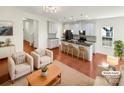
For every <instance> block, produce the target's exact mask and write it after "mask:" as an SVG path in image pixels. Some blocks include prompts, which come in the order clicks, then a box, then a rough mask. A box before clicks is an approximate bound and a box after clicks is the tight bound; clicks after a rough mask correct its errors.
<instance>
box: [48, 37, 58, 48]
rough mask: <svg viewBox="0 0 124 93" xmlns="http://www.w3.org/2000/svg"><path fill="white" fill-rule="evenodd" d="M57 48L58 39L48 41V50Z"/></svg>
mask: <svg viewBox="0 0 124 93" xmlns="http://www.w3.org/2000/svg"><path fill="white" fill-rule="evenodd" d="M56 47H59V39H48V48H50V49H52V48H56Z"/></svg>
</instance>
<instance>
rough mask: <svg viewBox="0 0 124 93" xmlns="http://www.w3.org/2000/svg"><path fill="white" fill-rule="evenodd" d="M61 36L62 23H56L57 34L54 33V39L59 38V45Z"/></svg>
mask: <svg viewBox="0 0 124 93" xmlns="http://www.w3.org/2000/svg"><path fill="white" fill-rule="evenodd" d="M62 34H63V25H62V23H58V32H57V33H56V37H57V38H59V44H60V43H61V37H62Z"/></svg>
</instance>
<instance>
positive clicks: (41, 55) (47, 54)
mask: <svg viewBox="0 0 124 93" xmlns="http://www.w3.org/2000/svg"><path fill="white" fill-rule="evenodd" d="M31 55H32V57H33V58H34V67H35V68H36V69H39V68H41V67H42V66H44V65H48V64H50V63H52V62H53V52H52V51H51V50H48V49H36V50H35V51H32V52H31Z"/></svg>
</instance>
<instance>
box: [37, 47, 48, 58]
mask: <svg viewBox="0 0 124 93" xmlns="http://www.w3.org/2000/svg"><path fill="white" fill-rule="evenodd" d="M35 52H36V53H37V54H39V55H40V56H41V57H42V56H45V54H46V53H45V50H44V49H36V50H35Z"/></svg>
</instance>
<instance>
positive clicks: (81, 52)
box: [78, 46, 86, 59]
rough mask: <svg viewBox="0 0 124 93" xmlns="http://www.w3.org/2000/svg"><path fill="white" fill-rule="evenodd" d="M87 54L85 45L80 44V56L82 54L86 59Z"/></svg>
mask: <svg viewBox="0 0 124 93" xmlns="http://www.w3.org/2000/svg"><path fill="white" fill-rule="evenodd" d="M85 54H86V48H85V47H83V46H79V53H78V58H80V55H82V56H83V59H85Z"/></svg>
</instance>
